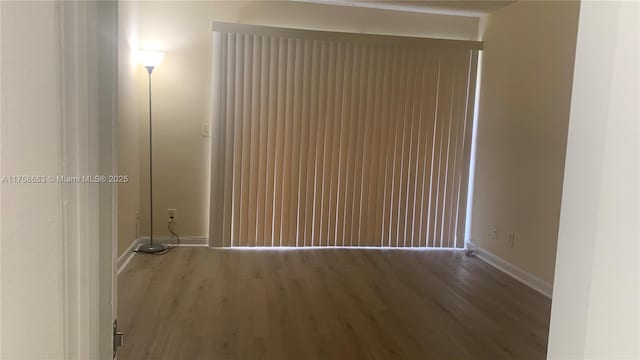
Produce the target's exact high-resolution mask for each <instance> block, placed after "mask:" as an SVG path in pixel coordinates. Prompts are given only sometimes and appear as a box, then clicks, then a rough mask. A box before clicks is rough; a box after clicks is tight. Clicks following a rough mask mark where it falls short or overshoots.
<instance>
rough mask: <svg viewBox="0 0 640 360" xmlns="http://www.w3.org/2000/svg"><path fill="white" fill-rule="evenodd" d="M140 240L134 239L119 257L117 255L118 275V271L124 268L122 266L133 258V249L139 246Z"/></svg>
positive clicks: (124, 266)
mask: <svg viewBox="0 0 640 360" xmlns="http://www.w3.org/2000/svg"><path fill="white" fill-rule="evenodd" d="M140 244H141V242H140V239H135V240H133V241H132V242H131V245H129V247H128V248H127V250H125V251H124V252H123V253H122V254H121V255H120V256H119V257H118V263H117V266H118V275H120V273H121V272H122V271H123V270H124V268H126V267H127V265H128V264H129V261H131V259H132V258H133V255H134V254H135V253H134V252H133V251H134V250H136V249H137V248H138V246H140Z"/></svg>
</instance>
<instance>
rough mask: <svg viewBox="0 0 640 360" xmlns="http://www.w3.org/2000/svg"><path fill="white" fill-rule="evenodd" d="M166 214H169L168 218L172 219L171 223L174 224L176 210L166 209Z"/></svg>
mask: <svg viewBox="0 0 640 360" xmlns="http://www.w3.org/2000/svg"><path fill="white" fill-rule="evenodd" d="M167 213H168V214H169V217H170V218H173V222H176V219H177V217H176V213H177V212H176V209H167Z"/></svg>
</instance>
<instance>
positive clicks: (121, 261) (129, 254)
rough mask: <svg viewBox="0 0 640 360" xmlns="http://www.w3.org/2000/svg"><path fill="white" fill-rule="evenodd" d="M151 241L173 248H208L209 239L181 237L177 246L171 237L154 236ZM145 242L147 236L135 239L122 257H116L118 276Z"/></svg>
mask: <svg viewBox="0 0 640 360" xmlns="http://www.w3.org/2000/svg"><path fill="white" fill-rule="evenodd" d="M153 240H154V241H158V242H160V243H162V244H167V245H173V246H209V239H208V238H207V237H204V236H184V237H183V236H181V237H180V244H179V245H178V243H177V241H176V239H175V237H172V236H154V237H153ZM147 241H149V237H148V236H143V237H141V238H138V239H135V240H134V241H132V242H131V245H129V247H128V248H127V250H125V251H124V252H123V253H122V255H120V256H119V257H118V262H117V266H118V275H119V274H120V273H121V272H122V271H124V269H125V268H126V267H127V265H128V264H129V261H131V259H132V258H133V255H135V250H136V249H137V248H138V247H139V246H140V245H142V244H143V243H145V242H147Z"/></svg>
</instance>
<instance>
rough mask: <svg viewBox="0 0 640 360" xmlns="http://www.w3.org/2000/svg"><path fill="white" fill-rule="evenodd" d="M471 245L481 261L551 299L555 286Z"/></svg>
mask: <svg viewBox="0 0 640 360" xmlns="http://www.w3.org/2000/svg"><path fill="white" fill-rule="evenodd" d="M469 244H470V245H471V246H470V248H471V249H472V250H474V251H475V253H476V255H477V256H478V258H480V260H482V261H484V262H486V263H487V264H489V265H491V266H493V267H495V268H496V269H498V270H500V271H502V272H504V273H505V274H507V275H509V276H511V277H512V278H514V279H516V280H518V281H520V282H521V283H523V284H525V285H527V286H528V287H530V288H532V289H534V290H536V291H537V292H539V293H541V294H542V295H544V296H546V297H548V298H549V299H551V296H552V293H553V285H552V284H551V283H549V282H547V281H544V280H542V279H540V278H539V277H537V276H535V275H533V274H531V273H529V272H527V271H525V270H522V269H521V268H519V267H517V266H515V265H513V264H512V263H510V262H508V261H506V260H504V259H502V258H501V257H499V256H497V255H495V254H493V253H491V252H489V251H487V250H485V249H483V248H481V247H479V246H478V245H476V244H473V243H469Z"/></svg>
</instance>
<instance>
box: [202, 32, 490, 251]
mask: <svg viewBox="0 0 640 360" xmlns="http://www.w3.org/2000/svg"><path fill="white" fill-rule="evenodd" d="M214 26H215V25H214ZM243 29H248V30H246V31H245V30H243ZM214 30H215V29H214ZM409 40H411V39H409ZM213 41H214V56H213V97H214V109H213V120H212V121H213V122H212V125H213V126H212V129H213V136H212V156H211V159H212V166H211V169H212V171H211V213H210V216H211V219H210V245H212V246H269V247H271V246H297V247H305V246H376V247H462V246H463V234H464V225H465V219H464V216H465V209H466V201H467V199H466V195H467V183H468V170H469V158H470V144H471V130H472V114H473V105H474V104H473V102H474V93H475V79H476V66H477V53H478V50H477V47H476V48H474V46H466V45H465V44H462V46H455V45H458V43H457V42H455V41H450V42H437V41H435V42H426V41H425V42H421V41H419V40H411V41H403V38H396V37H374V36H358V35H355V34H351V35H346V34H345V35H344V36H335V33H331V34H329V35H327V34H325V33H323V32H312V31H300V32H298V31H284V30H283V31H277V29H274V28H264V29H263V28H258V27H247V28H244V27H241V26H231V28H230V29H227V28H223V29H221V30H217V31H214V40H213Z"/></svg>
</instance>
